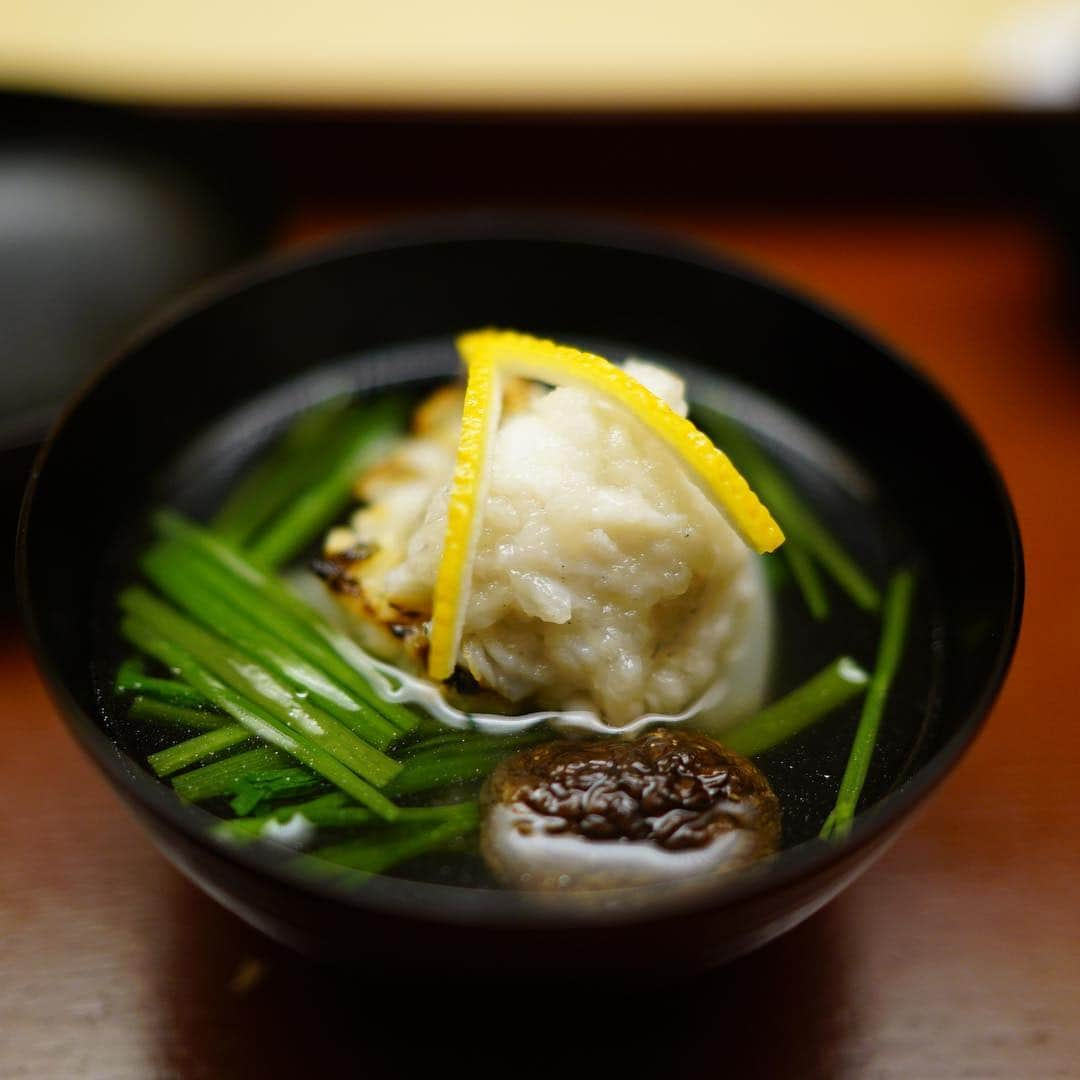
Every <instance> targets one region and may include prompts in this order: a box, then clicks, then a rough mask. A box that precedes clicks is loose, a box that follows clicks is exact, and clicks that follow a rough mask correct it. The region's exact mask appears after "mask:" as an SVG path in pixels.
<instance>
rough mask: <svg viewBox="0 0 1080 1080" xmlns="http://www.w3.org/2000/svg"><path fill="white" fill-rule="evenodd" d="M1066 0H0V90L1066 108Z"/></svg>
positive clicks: (363, 99) (418, 101) (1070, 8)
mask: <svg viewBox="0 0 1080 1080" xmlns="http://www.w3.org/2000/svg"><path fill="white" fill-rule="evenodd" d="M1078 72H1080V4H1078V3H1076V2H1074V0H1045V2H1032V0H908V2H905V3H897V2H891V0H890V2H881V0H877V2H875V0H743V2H740V3H725V2H718V0H711V2H710V0H651V2H642V0H576V2H573V0H546V2H543V3H521V2H514V0H443V2H439V0H383V2H375V0H308V2H305V0H288V2H285V0H232V2H230V0H220V2H212V0H173V2H169V3H164V2H161V0H0V83H2V84H4V85H6V86H9V87H19V88H31V89H47V90H60V91H66V92H75V93H80V94H86V95H90V96H96V97H106V98H119V99H125V100H135V101H149V102H166V103H187V104H196V105H199V104H230V105H247V104H253V105H316V106H343V107H352V108H431V107H436V108H481V109H484V108H570V109H576V108H593V109H623V108H671V107H691V108H716V107H746V106H749V107H759V106H763V107H770V106H783V107H791V106H794V107H820V106H836V105H839V106H854V107H859V106H875V105H893V106H956V105H959V106H973V107H999V106H1003V105H1005V106H1008V105H1021V106H1041V107H1045V106H1050V107H1058V106H1061V105H1063V104H1068V103H1070V101H1072V100H1073V96H1074V93H1075V92H1077V91H1080V76H1078V74H1077V73H1078Z"/></svg>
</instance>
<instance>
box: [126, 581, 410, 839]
mask: <svg viewBox="0 0 1080 1080" xmlns="http://www.w3.org/2000/svg"><path fill="white" fill-rule="evenodd" d="M121 602H122V604H124V606H125V608H126V610H128V611H129V612H131V613H132V614H133V615H134V616H135V617H133V618H127V619H125V620H124V622H123V623H122V625H121V633H122V634H123V635H124V637H125V638H126V639H127V640H128V641H130V642H131V643H132V644H133V645H135V646H136V647H138V648H140V649H142V650H143V651H144V652H146V653H149V654H150V655H151V656H154V657H155V658H156V659H158V660H160V661H161V662H162V663H163V664H166V665H167V666H169V667H171V668H173V669H174V670H175V671H176V672H177V673H178V674H179V675H180V677H181V678H183V679H185V680H186V681H187V682H189V683H191V685H193V686H194V687H195V688H196V689H197V690H199V691H201V692H202V693H204V694H205V695H206V696H207V697H208V698H210V700H211V701H213V702H214V704H215V705H217V706H218V707H219V708H221V709H222V710H224V711H225V712H227V713H228V714H229V715H230V716H231V717H233V719H234V720H236V721H237V722H238V723H240V724H243V725H244V727H246V728H248V730H249V731H251V732H252V734H254V735H255V736H256V737H258V738H259V739H262V740H263V741H264V742H267V743H270V744H271V745H272V746H274V747H277V748H278V749H279V750H284V751H286V752H287V753H289V754H291V755H292V756H293V757H294V758H296V759H297V760H298V761H299V762H300V763H301V764H303V765H306V766H307V767H308V768H310V769H311V770H312V771H314V772H316V773H318V774H319V775H320V776H323V777H324V778H325V779H327V780H329V781H330V783H331V784H333V785H334V786H335V787H338V788H340V789H341V790H342V791H344V792H346V793H347V794H349V795H351V796H352V797H353V798H354V799H356V801H357V802H359V803H362V804H363V805H365V806H368V807H370V808H371V809H372V810H375V811H377V812H378V813H380V814H382V815H383V816H384V817H385V818H386V819H387V820H393V819H394V818H395V817H396V816H397V807H396V806H394V804H393V803H392V802H390V800H389V799H387V798H386V797H385V796H384V795H381V794H380V793H379V792H378V791H377V790H376V788H374V787H373V786H371V785H370V784H368V783H367V782H366V781H365V780H363V779H361V777H360V776H359V775H358V774H357V773H355V772H353V771H352V770H351V769H350V768H349V767H348V766H347V765H346V764H344V763H343V762H342V761H341V760H340V758H338V757H336V756H335V755H334V754H333V753H331V752H330V750H329V749H328V747H332V748H333V749H334V750H337V751H338V752H342V751H344V750H347V749H349V747H347V746H346V745H345V744H343V743H342V742H341V738H340V733H338V732H328V731H327V730H326V729H325V727H319V721H318V720H314V724H315V729H317V731H318V734H316V730H310V731H304V730H303V729H304V723H305V722H304V720H303V718H302V715H299V714H294V713H292V712H291V711H290V710H288V709H281V708H278V707H276V702H275V708H274V709H273V711H270V710H269V709H267V708H264V707H263V706H262V704H261V703H260V704H256V703H255V702H254V701H252V700H251V699H248V698H246V697H245V696H244V695H242V694H240V693H237V692H236V690H235V689H233V688H232V687H230V686H228V685H226V683H225V682H224V681H222V680H221V679H219V678H217V677H216V672H215V671H214V668H213V667H211V666H210V665H209V664H208V665H206V666H205V667H204V666H203V665H202V664H201V663H200V662H199V660H198V659H197V658H196V657H193V656H192V655H191V654H190V653H188V652H186V651H185V649H184V648H183V647H181V646H180V645H178V644H176V643H175V642H174V641H172V640H170V639H169V638H168V637H167V636H165V634H166V633H167V632H168V629H171V628H176V627H175V625H174V624H175V619H180V618H181V617H180V616H175V618H174V617H173V616H174V615H175V613H170V612H169V610H168V608H167V607H166V605H164V604H161V603H160V602H159V601H156V600H154V599H153V597H151V596H149V594H145V593H144V590H139V589H129V590H126V591H125V593H124V594H122V597H121ZM162 609H164V610H162ZM142 616H145V618H143V617H142ZM163 626H164V627H165V628H166V629H165V630H164V632H163V630H162V627H163ZM200 633H201V632H200ZM183 636H184V637H185V638H192V639H193V638H194V636H193V635H190V634H188V633H187V632H186V628H185V632H184V634H183ZM196 644H198V642H197V641H196ZM215 666H216V667H218V668H220V669H221V670H224V667H223V666H222V665H217V664H215ZM247 674H248V675H249V676H250V679H251V683H252V691H253V693H255V694H256V695H257V696H258V697H260V698H262V699H263V700H270V701H273V700H274V696H273V695H270V694H264V693H263V692H262V690H263V689H264V688H265V687H266V684H267V677H266V676H265V674H264V673H260V672H259V671H257V670H255V669H253V668H252V667H251V666H250V665H249V668H248V672H247ZM260 684H262V685H261V686H260ZM286 693H287V691H286ZM285 716H287V717H288V719H287V720H286V719H284V717H285ZM326 719H327V720H329V719H330V718H329V717H327V718H326ZM290 724H295V725H296V727H291V726H290ZM341 730H342V731H346V729H344V728H342V729H341ZM348 734H349V735H350V737H351V738H353V739H355V736H352V735H351V733H348ZM368 749H369V750H370V748H368ZM370 752H371V753H372V754H377V753H378V751H375V750H371V751H370ZM348 756H350V757H352V754H351V753H350V754H349V755H348ZM379 756H380V757H382V756H383V755H379ZM386 760H387V761H390V759H389V758H387V759H386ZM390 765H391V766H392V767H393V770H394V771H396V770H397V769H398V768H399V766H398V765H397V763H395V762H392V761H390Z"/></svg>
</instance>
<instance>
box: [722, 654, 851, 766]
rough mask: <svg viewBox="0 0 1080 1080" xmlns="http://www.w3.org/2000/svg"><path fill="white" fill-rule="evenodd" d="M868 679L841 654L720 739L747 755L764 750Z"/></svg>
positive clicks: (805, 725)
mask: <svg viewBox="0 0 1080 1080" xmlns="http://www.w3.org/2000/svg"><path fill="white" fill-rule="evenodd" d="M868 680H869V676H868V675H867V674H866V672H865V671H863V669H862V668H861V667H859V665H858V664H857V663H855V661H854V660H852V658H851V657H850V656H841V657H840V658H839V659H837V660H834V661H833V662H832V663H831V664H829V665H828V667H826V668H823V669H822V670H821V671H819V672H818V673H817V674H816V675H814V676H813V677H812V678H811V679H808V680H807V681H806V682H804V683H803V684H802V686H799V687H796V689H794V690H792V691H791V693H789V694H785V695H784V697H782V698H780V699H779V700H778V701H774V702H773V703H772V704H771V705H766V706H765V708H763V709H762V710H761V711H760V712H758V713H756V714H755V715H754V716H752V717H750V719H749V720H744V721H743V723H741V724H739V725H738V726H737V727H734V728H732V729H731V730H730V731H725V732H724V733H723V734H722V735H721V736H720V741H721V742H722V743H723V744H724V745H725V746H727V747H730V748H731V749H732V750H734V751H735V752H736V753H737V754H743V755H744V756H746V757H756V756H757V755H758V754H764V753H765V751H766V750H771V749H772V748H773V747H774V746H778V745H779V744H780V743H782V742H785V741H786V740H787V739H790V738H791V737H792V736H793V735H798V733H799V732H800V731H803V730H805V729H806V728H808V727H810V725H811V724H814V723H816V722H817V721H818V720H820V719H821V718H822V717H823V716H825V715H827V714H828V713H830V712H832V711H833V710H834V709H838V708H839V707H840V706H841V705H843V704H844V703H845V702H847V701H850V700H851V699H852V698H853V697H855V696H856V695H858V694H861V693H862V692H863V690H864V689H865V688H866V684H867V681H868Z"/></svg>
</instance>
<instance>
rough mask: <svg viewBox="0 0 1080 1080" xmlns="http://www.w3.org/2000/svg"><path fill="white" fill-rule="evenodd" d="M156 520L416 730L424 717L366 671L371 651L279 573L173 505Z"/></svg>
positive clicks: (303, 645) (272, 626) (286, 639)
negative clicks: (387, 696) (388, 696)
mask: <svg viewBox="0 0 1080 1080" xmlns="http://www.w3.org/2000/svg"><path fill="white" fill-rule="evenodd" d="M154 524H155V526H156V527H157V529H158V531H159V532H160V533H161V534H162V535H163V536H166V537H168V538H169V539H171V540H174V541H176V542H177V543H178V544H182V545H183V546H184V547H186V548H187V549H188V550H189V551H190V552H192V553H193V554H196V555H198V556H199V557H200V558H201V559H202V560H203V561H204V563H205V564H206V565H207V566H208V567H210V568H211V571H210V572H211V573H213V574H214V577H213V580H214V581H215V585H216V587H218V588H220V589H221V590H222V593H223V595H224V596H225V597H226V598H227V599H228V600H229V601H230V602H231V603H232V604H234V605H235V606H238V607H241V608H242V609H243V610H244V611H246V612H247V613H248V615H249V616H250V617H251V618H252V619H255V620H257V621H258V623H259V624H260V625H261V626H262V627H264V628H265V629H266V630H267V631H269V632H270V633H272V634H274V636H275V637H277V638H278V639H279V640H280V641H282V642H283V643H285V644H287V645H289V646H290V647H292V648H293V649H295V650H296V652H297V653H299V654H300V655H301V656H303V657H304V658H305V659H307V660H308V661H310V662H311V663H313V664H316V665H318V666H319V667H320V668H321V669H322V670H323V671H325V672H327V674H329V675H330V676H332V677H333V678H334V679H336V680H337V681H338V682H339V683H341V685H342V686H345V687H347V688H348V689H349V690H351V691H353V692H355V694H356V695H357V696H358V697H360V698H361V699H362V700H363V701H365V702H366V703H367V704H368V705H370V706H371V707H372V708H373V709H375V710H376V711H377V712H379V713H380V714H381V715H382V716H384V717H385V718H386V719H387V720H389V721H390V722H391V723H392V724H393V725H394V726H395V727H397V728H398V729H399V730H401V731H412V730H414V729H415V728H416V726H417V725H418V724H419V723H420V718H419V717H418V716H417V714H416V713H415V712H413V711H412V710H411V709H410V708H408V707H407V706H406V705H401V704H398V703H396V702H390V701H384V700H383V699H382V698H381V697H379V695H378V694H377V693H376V692H375V690H374V689H373V688H372V687H371V685H370V684H369V683H368V681H367V680H366V679H365V678H364V677H363V675H362V674H361V668H362V665H363V664H364V663H365V662H366V661H367V656H366V654H365V653H364V651H363V650H362V649H361V648H360V646H359V645H357V644H356V643H355V642H354V641H353V640H352V639H351V638H349V637H347V636H346V635H345V634H341V633H339V632H337V631H336V630H334V629H333V628H332V627H330V625H329V624H328V623H327V622H326V620H325V619H323V618H322V616H321V615H319V613H318V612H317V611H315V610H314V608H312V607H311V605H310V604H308V603H307V602H306V601H304V600H302V599H301V598H300V597H299V596H297V595H296V594H295V593H294V592H292V591H291V590H290V589H289V588H288V587H286V586H285V585H284V584H283V583H282V582H281V581H280V580H279V579H278V578H277V577H276V576H274V575H273V574H270V573H267V572H266V571H265V570H263V569H262V568H261V567H258V566H256V565H255V564H254V563H252V562H250V561H249V560H248V559H246V558H244V556H243V555H241V554H240V553H239V552H238V551H236V549H235V548H232V547H230V546H229V545H228V544H225V543H223V542H222V541H221V540H220V539H218V538H217V537H216V536H214V535H213V534H212V533H210V532H208V531H207V530H206V529H203V528H200V527H199V526H198V525H195V524H194V523H193V522H190V521H188V520H186V519H185V518H183V517H181V516H180V515H179V514H176V513H174V512H173V511H170V510H162V511H159V512H158V513H157V514H156V515H155V516H154Z"/></svg>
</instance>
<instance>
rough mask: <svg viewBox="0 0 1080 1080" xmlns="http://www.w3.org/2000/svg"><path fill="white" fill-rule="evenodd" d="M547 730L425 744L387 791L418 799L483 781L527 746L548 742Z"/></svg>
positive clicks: (390, 793)
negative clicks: (444, 789) (421, 796)
mask: <svg viewBox="0 0 1080 1080" xmlns="http://www.w3.org/2000/svg"><path fill="white" fill-rule="evenodd" d="M550 738H551V733H550V732H548V731H546V730H543V729H541V730H538V731H526V732H522V733H520V734H517V735H488V736H485V735H473V736H470V737H468V738H467V739H465V740H464V741H458V742H457V745H453V744H448V743H444V742H442V741H441V740H431V742H432V743H433V744H437V745H432V746H430V747H428V748H425V745H424V744H423V743H421V744H420V746H418V747H417V749H416V752H415V753H414V754H412V755H411V756H410V757H409V758H407V759H406V761H405V767H404V768H403V769H402V770H401V772H400V773H399V774H398V775H397V776H396V777H395V778H394V779H393V780H392V781H391V782H390V784H389V786H388V787H387V789H386V791H387V794H388V795H391V796H392V797H395V798H397V797H399V796H402V795H416V794H418V793H419V792H421V791H433V790H435V789H437V788H443V787H449V786H451V785H454V784H469V783H476V782H477V781H479V780H483V779H484V778H485V777H486V776H487V775H488V773H490V772H491V770H492V769H494V768H495V766H496V765H498V764H499V762H500V761H502V759H503V758H505V757H506V756H507V755H508V754H512V753H513V752H514V751H515V750H520V749H521V748H522V747H525V746H532V745H534V744H535V743H540V742H546V741H547V740H549V739H550Z"/></svg>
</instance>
